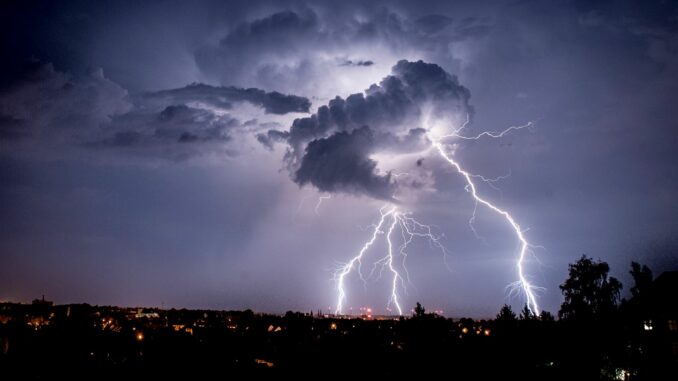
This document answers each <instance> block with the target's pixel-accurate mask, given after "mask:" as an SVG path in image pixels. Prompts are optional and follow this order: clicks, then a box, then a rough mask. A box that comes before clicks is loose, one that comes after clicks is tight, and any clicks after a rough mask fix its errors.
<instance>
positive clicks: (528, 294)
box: [432, 118, 540, 315]
mask: <svg viewBox="0 0 678 381" xmlns="http://www.w3.org/2000/svg"><path fill="white" fill-rule="evenodd" d="M467 120H468V118H467ZM466 124H467V123H464V125H463V126H462V127H461V128H459V129H457V130H455V131H454V132H453V133H452V134H449V135H444V136H442V137H441V139H444V138H457V139H464V140H477V139H480V138H482V137H484V136H487V137H491V138H501V137H502V136H504V135H506V134H507V133H509V132H510V131H513V130H520V129H523V128H527V127H531V126H532V122H530V123H527V124H525V125H522V126H512V127H509V128H507V129H505V130H504V131H501V132H498V133H495V132H483V133H481V134H479V135H476V136H472V137H468V136H461V135H459V134H458V133H459V131H461V130H462V129H463V128H464V127H465V126H466ZM432 144H433V147H434V148H435V149H436V150H437V151H438V152H439V153H440V155H441V156H442V157H443V159H445V161H447V162H448V163H449V164H450V165H452V166H453V167H454V168H455V169H456V170H457V172H459V173H460V174H461V175H462V176H463V177H464V179H465V180H466V190H467V191H468V192H469V193H470V194H471V196H472V197H473V199H474V202H475V205H476V206H477V205H478V203H480V204H482V205H485V206H486V207H488V208H489V209H490V210H492V211H494V212H495V213H497V214H500V215H501V216H503V217H504V219H506V222H508V224H509V225H510V226H511V228H512V229H513V231H514V232H515V235H516V237H517V238H518V240H519V241H520V253H519V255H518V261H517V263H516V266H517V267H518V278H519V280H518V282H517V284H518V285H519V287H520V288H521V289H522V291H523V293H524V294H525V298H526V299H527V300H526V303H527V307H528V308H529V310H530V312H532V313H533V314H535V315H539V313H540V312H539V304H538V303H537V298H536V296H535V291H536V290H537V289H538V288H537V287H535V286H534V285H532V284H530V282H529V281H528V280H527V278H526V277H525V273H524V269H523V264H524V261H525V257H526V256H527V253H528V251H529V249H530V247H531V245H530V243H529V242H528V241H527V239H525V236H524V235H523V231H522V230H521V228H520V225H518V223H517V222H516V221H515V220H514V219H513V216H511V214H510V213H509V212H507V211H506V210H504V209H501V208H499V207H498V206H496V205H494V204H492V203H491V202H489V201H487V200H485V199H484V198H482V197H480V196H479V195H478V191H477V189H476V185H475V183H474V182H473V180H472V179H473V178H474V177H475V178H480V179H481V180H482V181H485V180H486V179H485V178H484V177H480V176H477V175H473V174H471V173H469V172H467V171H465V170H464V169H462V168H461V166H460V165H459V163H458V162H456V161H455V160H454V159H452V157H451V156H450V155H449V154H448V153H447V152H446V151H445V148H444V146H443V144H442V143H441V141H440V139H437V140H433V142H432ZM475 214H476V207H475V206H474V208H473V215H472V217H471V219H470V221H469V223H470V224H471V228H472V229H473V221H474V220H475ZM473 231H474V233H475V229H473Z"/></svg>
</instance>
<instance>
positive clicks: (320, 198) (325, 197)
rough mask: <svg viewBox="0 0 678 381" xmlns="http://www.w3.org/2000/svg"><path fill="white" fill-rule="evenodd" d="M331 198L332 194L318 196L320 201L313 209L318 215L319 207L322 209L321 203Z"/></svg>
mask: <svg viewBox="0 0 678 381" xmlns="http://www.w3.org/2000/svg"><path fill="white" fill-rule="evenodd" d="M331 198H332V195H329V194H328V195H324V196H319V197H318V202H317V203H316V204H315V209H313V211H314V212H315V214H316V215H317V214H318V209H320V205H322V203H323V200H329V199H331Z"/></svg>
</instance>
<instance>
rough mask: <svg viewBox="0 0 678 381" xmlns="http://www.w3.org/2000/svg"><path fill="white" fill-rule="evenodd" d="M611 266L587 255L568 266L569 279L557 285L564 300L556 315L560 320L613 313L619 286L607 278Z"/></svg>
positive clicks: (619, 284)
mask: <svg viewBox="0 0 678 381" xmlns="http://www.w3.org/2000/svg"><path fill="white" fill-rule="evenodd" d="M609 271H610V266H608V264H607V263H606V262H602V261H594V260H592V259H591V258H589V257H587V256H586V255H582V257H581V258H580V259H579V260H578V261H576V262H575V263H572V264H570V266H569V277H568V278H567V280H565V283H563V284H561V285H560V290H561V291H562V293H563V296H565V301H564V302H563V304H562V305H561V306H560V311H559V312H558V315H559V316H560V317H561V318H563V319H588V318H593V317H599V316H601V315H606V314H609V313H611V312H612V311H614V310H615V309H616V307H617V303H618V302H619V293H620V291H621V289H622V284H621V282H619V281H618V280H617V279H615V278H613V277H608V273H609Z"/></svg>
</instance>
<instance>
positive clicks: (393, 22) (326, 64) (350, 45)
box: [195, 4, 488, 102]
mask: <svg viewBox="0 0 678 381" xmlns="http://www.w3.org/2000/svg"><path fill="white" fill-rule="evenodd" d="M351 9H352V10H351V11H348V10H347V9H344V10H343V11H342V12H341V13H340V14H336V13H333V12H334V11H335V9H333V8H332V9H329V8H326V7H324V6H322V5H315V4H313V5H308V6H300V7H297V8H295V9H292V10H289V9H288V10H281V11H279V12H275V13H272V14H268V15H265V16H263V17H260V18H255V19H251V20H247V21H241V22H239V23H236V24H235V25H233V26H232V28H230V29H229V30H227V31H226V33H225V34H224V35H223V36H222V38H221V39H220V40H219V41H218V42H217V43H207V44H205V45H203V46H201V47H200V48H198V49H196V53H195V62H196V64H197V66H198V68H199V69H200V71H201V73H202V74H203V75H204V76H206V77H207V78H210V79H211V80H213V81H217V82H219V83H221V84H224V85H236V86H244V87H248V86H255V87H260V88H264V89H277V90H282V91H287V92H293V93H302V94H304V95H307V96H314V97H317V98H318V99H322V100H323V101H324V102H325V101H326V100H328V99H330V98H331V97H333V96H335V95H337V94H341V95H344V94H350V93H352V92H355V91H358V90H360V89H362V88H363V87H362V86H364V83H365V82H363V81H368V82H366V83H368V84H369V83H371V82H373V81H374V80H375V79H376V78H380V77H382V76H383V75H384V74H385V73H388V69H389V66H390V65H392V63H393V62H395V61H396V60H398V59H403V58H412V59H414V58H417V59H419V58H424V59H429V60H435V61H440V62H446V63H447V64H448V65H452V67H454V65H456V64H455V58H456V57H453V56H452V53H451V51H450V48H449V43H450V41H461V40H465V39H468V38H472V37H477V36H482V35H484V34H486V33H487V31H488V27H487V26H485V25H483V24H479V20H476V19H474V18H464V19H452V18H450V17H446V16H441V15H425V16H423V17H421V18H410V17H408V16H407V15H405V14H401V13H399V12H398V10H397V9H396V8H387V7H380V8H377V9H374V8H372V7H369V6H366V7H361V6H355V7H352V8H351ZM243 62H246V63H247V64H243ZM300 78H303V79H304V80H300ZM330 78H332V79H331V80H330V82H329V83H328V81H325V79H330ZM309 79H310V80H309Z"/></svg>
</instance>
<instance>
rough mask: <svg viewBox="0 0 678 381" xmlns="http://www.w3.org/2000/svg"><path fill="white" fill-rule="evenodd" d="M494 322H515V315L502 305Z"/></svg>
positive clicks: (508, 307)
mask: <svg viewBox="0 0 678 381" xmlns="http://www.w3.org/2000/svg"><path fill="white" fill-rule="evenodd" d="M496 320H497V321H500V322H512V321H515V320H516V314H515V312H513V309H511V306H509V305H508V304H504V305H503V306H502V307H501V310H499V314H497V318H496Z"/></svg>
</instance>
